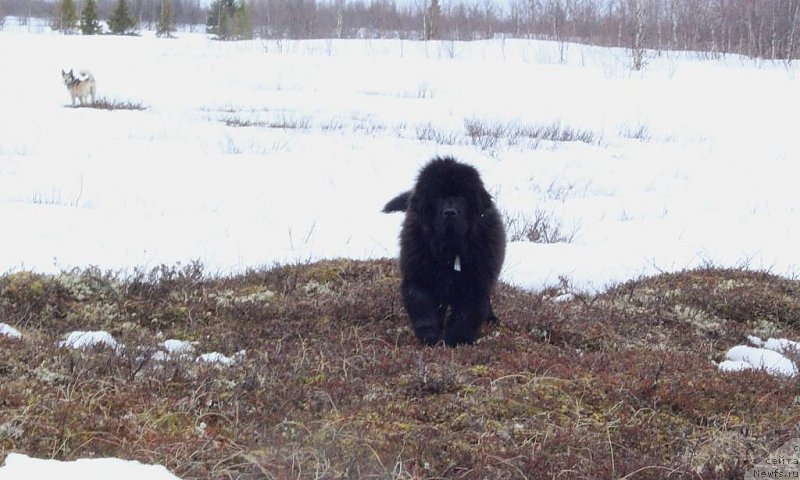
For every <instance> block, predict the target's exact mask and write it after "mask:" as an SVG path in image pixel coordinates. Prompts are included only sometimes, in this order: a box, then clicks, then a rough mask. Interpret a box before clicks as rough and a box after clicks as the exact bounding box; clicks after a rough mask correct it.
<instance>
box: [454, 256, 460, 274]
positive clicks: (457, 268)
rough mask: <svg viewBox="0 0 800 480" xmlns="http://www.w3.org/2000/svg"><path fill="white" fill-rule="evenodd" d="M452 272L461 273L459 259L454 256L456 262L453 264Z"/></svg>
mask: <svg viewBox="0 0 800 480" xmlns="http://www.w3.org/2000/svg"><path fill="white" fill-rule="evenodd" d="M453 270H455V271H456V272H460V271H461V257H460V256H458V255H456V260H455V261H454V262H453Z"/></svg>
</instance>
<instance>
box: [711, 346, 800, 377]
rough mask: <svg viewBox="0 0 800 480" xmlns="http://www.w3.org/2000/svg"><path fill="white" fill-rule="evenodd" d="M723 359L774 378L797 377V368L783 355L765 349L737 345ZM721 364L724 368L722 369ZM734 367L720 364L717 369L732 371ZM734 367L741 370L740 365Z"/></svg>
mask: <svg viewBox="0 0 800 480" xmlns="http://www.w3.org/2000/svg"><path fill="white" fill-rule="evenodd" d="M725 359H726V360H730V361H733V362H742V363H747V364H748V365H750V368H753V369H763V370H765V371H766V372H767V373H769V374H771V375H776V376H784V377H794V376H795V375H797V366H796V365H795V364H794V362H792V361H791V360H790V359H788V358H786V357H785V356H784V355H783V354H781V353H779V352H776V351H774V350H770V349H767V348H759V347H751V346H748V345H737V346H735V347H733V348H731V349H730V350H728V353H726V354H725ZM723 364H724V365H725V367H723ZM733 366H734V365H732V364H726V363H725V362H722V363H720V365H719V369H720V370H723V371H732V370H731V368H732V367H733ZM736 366H737V367H738V368H739V370H742V369H743V368H744V367H742V365H741V363H737V364H736Z"/></svg>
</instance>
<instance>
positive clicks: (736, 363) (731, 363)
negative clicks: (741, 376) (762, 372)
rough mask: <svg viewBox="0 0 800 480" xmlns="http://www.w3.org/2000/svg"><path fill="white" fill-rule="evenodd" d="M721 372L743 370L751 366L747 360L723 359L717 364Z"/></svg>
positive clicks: (751, 367) (750, 368)
mask: <svg viewBox="0 0 800 480" xmlns="http://www.w3.org/2000/svg"><path fill="white" fill-rule="evenodd" d="M717 367H718V368H719V370H720V371H721V372H741V371H743V370H752V369H753V366H752V365H750V364H749V363H747V362H743V361H740V360H725V361H722V362H720V363H719V365H718V366H717Z"/></svg>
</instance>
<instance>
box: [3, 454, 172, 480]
mask: <svg viewBox="0 0 800 480" xmlns="http://www.w3.org/2000/svg"><path fill="white" fill-rule="evenodd" d="M28 478H29V479H35V478H49V479H58V480H107V479H109V478H113V479H114V480H141V479H143V478H146V479H147V480H180V478H178V477H176V476H175V475H173V474H172V473H170V471H169V470H167V468H166V467H164V466H161V465H145V464H143V463H140V462H137V461H130V460H121V459H118V458H93V459H86V458H82V459H79V460H75V461H72V462H62V461H58V460H45V459H39V458H32V457H29V456H27V455H22V454H19V453H9V454H8V456H7V457H6V461H5V465H4V466H2V467H0V480H20V479H28Z"/></svg>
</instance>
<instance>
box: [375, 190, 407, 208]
mask: <svg viewBox="0 0 800 480" xmlns="http://www.w3.org/2000/svg"><path fill="white" fill-rule="evenodd" d="M410 199H411V190H409V191H407V192H403V193H401V194H400V195H398V196H396V197H394V198H393V199H391V200H389V202H388V203H387V204H386V205H384V206H383V210H382V211H383V213H392V212H405V211H406V210H408V202H409V200H410Z"/></svg>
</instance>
